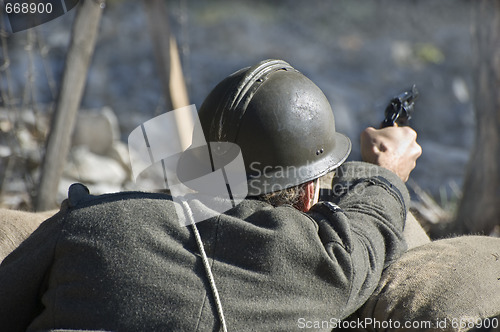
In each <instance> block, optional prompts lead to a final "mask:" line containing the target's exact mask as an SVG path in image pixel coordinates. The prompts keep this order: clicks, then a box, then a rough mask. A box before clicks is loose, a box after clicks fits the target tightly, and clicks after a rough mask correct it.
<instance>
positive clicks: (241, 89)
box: [199, 60, 351, 205]
mask: <svg viewBox="0 0 500 332" xmlns="http://www.w3.org/2000/svg"><path fill="white" fill-rule="evenodd" d="M199 117H200V121H201V125H202V127H203V132H204V133H205V136H206V140H207V142H214V141H215V142H220V141H223V142H232V143H236V144H237V145H238V146H239V147H240V148H241V151H242V155H243V159H244V162H245V168H246V172H247V182H248V192H249V196H258V197H261V198H262V197H268V198H271V202H272V201H281V200H283V198H279V199H278V198H277V196H279V194H276V193H278V192H282V191H283V190H287V189H288V191H293V189H290V188H295V187H297V190H302V191H303V192H305V193H308V192H309V191H308V190H309V189H307V188H308V186H309V187H311V186H312V188H315V187H314V185H313V182H311V181H313V180H315V179H317V178H319V177H320V176H322V175H324V174H326V173H328V172H330V171H332V170H333V169H335V168H336V167H338V166H339V165H340V164H341V163H342V162H344V160H345V159H346V158H347V156H348V155H349V152H350V149H351V143H350V141H349V139H348V138H347V137H346V136H344V135H342V134H339V133H336V132H335V121H334V117H333V113H332V110H331V106H330V104H329V102H328V100H327V99H326V97H325V95H324V94H323V92H322V91H321V90H320V89H319V88H318V87H317V86H316V85H315V84H314V83H313V82H312V81H311V80H309V79H308V78H307V77H305V76H304V75H303V74H302V73H300V72H299V71H297V70H296V69H294V68H293V67H292V66H290V65H289V64H288V63H286V62H284V61H282V60H266V61H263V62H260V63H258V64H257V65H255V66H253V67H248V68H243V69H241V70H239V71H237V72H235V73H234V74H232V75H230V76H229V77H227V78H226V79H224V80H223V81H222V82H220V83H219V84H218V85H217V86H216V87H215V88H214V89H213V90H212V91H211V92H210V94H209V95H208V97H207V98H206V99H205V101H204V102H203V104H202V106H201V108H200V110H199ZM308 183H310V184H309V185H308ZM300 188H302V189H300ZM283 193H285V194H284V196H285V197H286V196H287V195H288V194H289V193H287V192H283ZM299 196H300V195H299ZM313 196H314V195H313ZM273 197H274V198H273ZM302 198H303V197H302ZM294 199H297V197H295V198H294ZM299 199H300V197H299ZM285 201H286V199H285ZM275 205H277V204H275ZM278 205H279V204H278ZM306 205H307V204H306Z"/></svg>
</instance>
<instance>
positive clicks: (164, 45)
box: [144, 0, 194, 149]
mask: <svg viewBox="0 0 500 332" xmlns="http://www.w3.org/2000/svg"><path fill="white" fill-rule="evenodd" d="M144 6H145V11H146V14H147V16H148V23H149V29H150V32H151V40H152V42H153V49H154V53H155V58H156V65H157V67H158V73H159V76H160V79H161V82H162V86H163V96H164V98H165V104H166V105H165V106H166V109H167V112H168V111H171V110H175V109H178V108H181V107H184V106H188V105H189V98H188V94H187V88H186V83H185V80H184V76H183V74H182V66H181V61H180V57H179V51H178V48H177V42H176V40H175V38H174V36H173V34H171V33H170V27H169V23H168V22H169V21H168V12H167V7H166V5H165V1H163V0H147V1H144ZM175 120H176V128H177V134H178V136H179V141H180V143H181V147H182V148H183V149H186V148H187V147H188V146H189V145H190V144H191V141H192V136H193V129H192V128H193V127H194V119H192V118H191V116H190V115H189V113H188V112H185V113H182V116H180V115H179V114H178V113H176V115H175Z"/></svg>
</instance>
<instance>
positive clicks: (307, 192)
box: [301, 181, 315, 212]
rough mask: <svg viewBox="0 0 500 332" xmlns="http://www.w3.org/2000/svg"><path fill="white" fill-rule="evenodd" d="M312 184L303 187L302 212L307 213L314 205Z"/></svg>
mask: <svg viewBox="0 0 500 332" xmlns="http://www.w3.org/2000/svg"><path fill="white" fill-rule="evenodd" d="M314 182H315V181H309V182H308V183H307V184H306V185H305V187H304V196H302V208H301V211H302V212H307V211H309V210H310V209H311V207H312V206H313V204H314V193H315V191H314V189H315V188H314Z"/></svg>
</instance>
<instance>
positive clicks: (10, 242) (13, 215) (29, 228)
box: [0, 209, 57, 263]
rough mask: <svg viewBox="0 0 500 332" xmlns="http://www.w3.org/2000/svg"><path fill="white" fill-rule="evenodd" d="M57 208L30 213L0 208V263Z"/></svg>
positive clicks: (55, 211)
mask: <svg viewBox="0 0 500 332" xmlns="http://www.w3.org/2000/svg"><path fill="white" fill-rule="evenodd" d="M56 213H57V210H52V211H46V212H40V213H30V212H24V211H15V210H8V209H0V263H1V262H2V261H3V259H4V258H5V257H6V256H7V255H8V254H10V252H11V251H12V250H14V249H16V248H17V246H19V245H20V244H21V242H23V241H24V240H25V239H26V238H27V237H28V236H29V235H30V234H31V233H33V231H34V230H35V229H36V228H37V227H38V226H39V225H40V224H41V223H42V221H44V220H45V219H48V218H49V217H51V216H53V215H54V214H56Z"/></svg>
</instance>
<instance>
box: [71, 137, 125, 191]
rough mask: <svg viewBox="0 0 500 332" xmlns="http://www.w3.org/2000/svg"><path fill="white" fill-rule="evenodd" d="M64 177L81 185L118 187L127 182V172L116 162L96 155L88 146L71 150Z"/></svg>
mask: <svg viewBox="0 0 500 332" xmlns="http://www.w3.org/2000/svg"><path fill="white" fill-rule="evenodd" d="M64 176H65V177H67V178H71V179H74V180H75V181H77V182H82V183H85V184H87V183H108V184H113V185H120V184H121V183H123V182H125V181H126V180H127V172H126V171H125V169H123V167H122V165H121V164H120V163H119V162H117V161H116V160H114V159H112V158H110V157H108V156H102V155H98V154H96V153H94V152H92V151H91V150H90V148H89V147H88V146H84V145H80V146H75V147H73V148H72V149H71V151H70V155H69V158H68V162H67V164H66V166H65V169H64Z"/></svg>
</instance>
